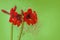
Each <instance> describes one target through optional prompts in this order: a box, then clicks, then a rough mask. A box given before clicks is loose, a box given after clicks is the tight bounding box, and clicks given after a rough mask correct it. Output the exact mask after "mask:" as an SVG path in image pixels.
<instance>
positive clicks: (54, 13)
mask: <svg viewBox="0 0 60 40" xmlns="http://www.w3.org/2000/svg"><path fill="white" fill-rule="evenodd" d="M15 5H16V6H17V12H18V13H20V10H21V9H23V10H24V11H26V10H27V9H28V8H32V9H33V10H35V11H36V12H37V15H38V23H37V26H38V27H39V28H37V30H35V32H33V31H32V29H30V30H31V31H32V32H33V33H32V32H24V31H23V32H24V34H23V35H22V38H21V40H60V0H0V40H10V30H11V24H10V23H9V21H8V20H9V15H6V14H4V13H3V12H1V9H5V10H7V11H9V10H10V9H11V8H12V7H14V6H15ZM24 26H25V27H28V26H27V25H26V23H25V25H24ZM31 27H32V26H31ZM37 31H38V32H37ZM18 34H19V28H18V27H16V26H15V27H14V38H13V39H14V40H17V38H18V36H17V35H18Z"/></svg>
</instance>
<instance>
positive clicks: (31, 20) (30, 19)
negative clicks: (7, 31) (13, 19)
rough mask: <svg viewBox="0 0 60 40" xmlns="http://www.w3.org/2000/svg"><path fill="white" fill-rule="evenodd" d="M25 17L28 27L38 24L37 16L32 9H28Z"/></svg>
mask: <svg viewBox="0 0 60 40" xmlns="http://www.w3.org/2000/svg"><path fill="white" fill-rule="evenodd" d="M23 15H24V21H26V22H27V24H28V25H30V24H32V25H33V24H36V22H37V14H36V12H35V11H32V9H28V10H27V12H24V14H23Z"/></svg>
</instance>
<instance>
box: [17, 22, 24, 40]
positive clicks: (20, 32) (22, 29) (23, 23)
mask: <svg viewBox="0 0 60 40" xmlns="http://www.w3.org/2000/svg"><path fill="white" fill-rule="evenodd" d="M23 28H24V22H23V23H22V26H21V31H20V34H19V39H18V40H21V36H22V32H23Z"/></svg>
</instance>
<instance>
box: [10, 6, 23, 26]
mask: <svg viewBox="0 0 60 40" xmlns="http://www.w3.org/2000/svg"><path fill="white" fill-rule="evenodd" d="M21 18H22V15H20V14H18V13H17V12H16V6H15V7H14V8H12V9H11V10H10V19H9V22H12V23H13V24H14V25H17V26H20V24H21V22H22V19H21Z"/></svg>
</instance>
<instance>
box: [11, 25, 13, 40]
mask: <svg viewBox="0 0 60 40" xmlns="http://www.w3.org/2000/svg"><path fill="white" fill-rule="evenodd" d="M11 40H13V24H12V26H11Z"/></svg>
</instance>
